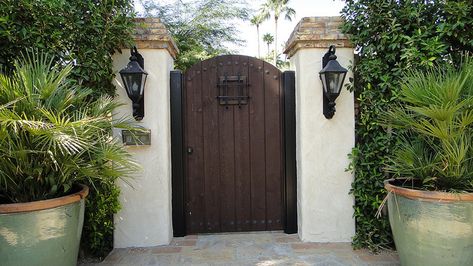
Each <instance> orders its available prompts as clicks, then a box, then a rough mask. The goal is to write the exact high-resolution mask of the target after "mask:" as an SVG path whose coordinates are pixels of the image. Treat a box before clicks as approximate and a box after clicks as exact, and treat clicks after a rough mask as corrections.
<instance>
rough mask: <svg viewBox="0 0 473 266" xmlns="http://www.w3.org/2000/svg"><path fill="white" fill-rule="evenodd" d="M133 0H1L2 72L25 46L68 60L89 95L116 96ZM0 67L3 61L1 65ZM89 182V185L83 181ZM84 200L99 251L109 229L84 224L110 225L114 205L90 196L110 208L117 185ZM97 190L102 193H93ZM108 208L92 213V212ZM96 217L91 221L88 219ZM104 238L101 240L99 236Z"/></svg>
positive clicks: (88, 234)
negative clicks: (117, 57)
mask: <svg viewBox="0 0 473 266" xmlns="http://www.w3.org/2000/svg"><path fill="white" fill-rule="evenodd" d="M132 3H133V1H132V0H114V1H96V0H52V1H46V0H0V72H1V71H2V68H3V69H4V70H5V69H7V70H8V69H10V70H11V69H12V68H13V62H14V60H15V59H17V58H19V55H20V52H22V51H25V50H27V49H29V48H34V49H37V50H38V51H47V52H48V53H50V54H53V55H54V56H55V58H57V59H58V60H59V61H63V62H72V63H73V64H74V68H73V69H72V70H71V73H70V76H69V78H71V79H73V80H75V81H76V83H77V85H78V86H80V87H81V88H82V89H86V90H91V91H92V93H91V94H89V97H90V98H95V99H97V98H99V97H101V95H103V94H109V95H114V94H115V87H114V86H113V84H112V80H113V78H114V73H113V70H112V55H113V54H114V53H116V52H118V51H119V50H120V49H121V48H122V47H128V46H129V45H130V44H131V43H132V37H131V33H132V31H133V28H134V23H133V16H134V14H133V5H132ZM2 65H4V66H3V67H2ZM86 184H87V185H89V186H90V185H91V184H90V183H88V182H86ZM102 186H103V187H102ZM96 188H97V190H95V189H91V194H90V195H89V200H87V201H86V213H87V215H88V216H86V220H85V229H84V232H83V234H82V242H83V243H82V244H83V245H82V246H83V247H85V246H86V245H84V241H87V239H89V238H91V239H95V240H97V241H95V243H102V244H101V245H102V246H100V245H95V244H94V245H92V247H90V248H89V249H88V250H89V251H90V252H92V253H94V254H103V253H104V252H107V251H108V250H110V247H111V246H112V241H111V239H112V238H113V235H112V233H113V230H111V229H107V230H104V231H94V230H102V229H103V228H104V227H100V226H96V227H89V228H88V227H87V226H88V223H96V224H103V225H105V224H106V225H111V226H113V220H112V218H111V217H112V216H113V214H114V213H115V208H112V207H111V208H103V210H98V209H97V208H95V207H96V206H93V204H91V203H92V199H95V198H102V197H107V200H108V201H111V203H110V204H111V205H112V206H116V205H118V204H119V202H118V196H117V195H116V194H117V193H118V191H117V190H118V189H117V188H112V187H111V186H109V185H107V184H104V185H102V184H96ZM97 191H99V193H100V194H101V195H98V194H95V193H98V192H97ZM99 211H100V212H103V211H106V212H108V214H107V215H94V214H93V213H94V212H99ZM90 216H92V217H96V218H97V219H103V220H94V221H92V220H91V219H88V218H87V217H90ZM100 237H102V240H99V238H100Z"/></svg>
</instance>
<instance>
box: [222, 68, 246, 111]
mask: <svg viewBox="0 0 473 266" xmlns="http://www.w3.org/2000/svg"><path fill="white" fill-rule="evenodd" d="M217 87H218V90H219V96H217V99H218V100H219V103H220V104H221V105H225V106H227V105H238V106H241V105H245V104H248V99H249V98H250V97H249V95H248V87H249V84H248V79H247V78H246V76H240V75H238V76H226V75H225V76H220V77H219V80H218V85H217Z"/></svg>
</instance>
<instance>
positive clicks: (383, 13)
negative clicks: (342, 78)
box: [342, 0, 473, 251]
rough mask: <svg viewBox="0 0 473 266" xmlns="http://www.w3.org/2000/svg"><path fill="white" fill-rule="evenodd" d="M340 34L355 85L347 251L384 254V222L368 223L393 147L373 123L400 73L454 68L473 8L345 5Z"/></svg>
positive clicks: (371, 2)
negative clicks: (351, 54) (347, 42)
mask: <svg viewBox="0 0 473 266" xmlns="http://www.w3.org/2000/svg"><path fill="white" fill-rule="evenodd" d="M345 2H346V6H345V8H344V9H343V11H342V17H343V18H344V19H345V23H344V25H343V27H342V30H343V32H344V33H346V34H348V35H349V36H350V39H351V41H352V42H353V43H354V44H355V45H356V47H357V48H356V49H357V50H356V52H357V60H356V61H357V62H356V64H355V66H354V67H353V70H354V75H355V80H354V82H353V83H352V85H351V87H350V89H352V90H353V91H354V93H355V97H356V101H357V104H358V106H359V108H358V113H357V117H356V137H357V141H356V146H355V148H354V149H353V151H352V153H351V155H350V158H351V164H350V166H349V170H351V171H353V173H354V174H355V180H354V182H353V184H352V191H351V193H352V194H353V195H354V197H355V206H354V209H355V214H354V215H355V219H356V235H355V237H354V238H353V245H354V247H355V248H362V247H363V248H370V249H371V250H374V251H378V250H380V249H383V248H392V247H393V240H392V237H391V230H390V228H389V222H388V220H387V217H385V216H384V217H380V218H377V217H376V215H375V214H376V212H377V210H378V208H379V206H380V205H381V203H382V201H383V198H384V196H385V195H386V192H385V190H384V188H383V180H385V179H387V178H388V177H389V176H388V174H387V173H386V172H385V171H384V166H385V161H386V156H387V155H388V154H390V152H391V151H392V148H393V147H394V145H396V139H394V138H392V137H391V136H390V134H389V132H386V131H385V130H384V129H383V128H382V127H381V124H380V115H381V114H383V113H384V112H385V111H386V110H387V109H388V108H389V107H390V106H391V105H392V104H395V103H396V102H397V100H398V91H399V81H400V80H401V79H402V77H403V74H404V73H405V71H406V70H407V69H413V68H417V69H419V68H420V69H422V68H425V67H428V66H432V65H441V64H451V63H453V64H456V63H458V62H459V60H461V56H462V54H463V53H465V52H473V31H472V30H471V29H472V28H473V5H472V3H471V0H460V1H452V0H446V1H437V0H430V1H425V0H423V1H420V0H413V1H401V0H398V1H394V0H393V1H386V0H346V1H345Z"/></svg>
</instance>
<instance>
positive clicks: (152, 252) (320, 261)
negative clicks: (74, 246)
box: [81, 232, 400, 266]
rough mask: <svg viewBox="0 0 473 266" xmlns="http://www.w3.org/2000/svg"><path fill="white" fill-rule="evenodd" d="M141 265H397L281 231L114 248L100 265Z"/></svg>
mask: <svg viewBox="0 0 473 266" xmlns="http://www.w3.org/2000/svg"><path fill="white" fill-rule="evenodd" d="M95 265H96V266H99V265H100V266H111V265H118V266H125V265H129V266H141V265H143V266H144V265H198V266H200V265H202V266H203V265H225V266H233V265H235V266H236V265H257V266H270V265H298V266H302V265H320V266H322V265H335V266H338V265H369V266H371V265H400V264H399V259H398V257H397V255H396V253H395V252H384V253H381V254H377V255H375V254H371V253H370V252H368V251H366V250H353V249H352V247H351V245H350V243H306V242H301V241H300V240H299V238H298V236H297V235H295V234H294V235H287V234H284V233H282V232H262V233H234V234H233V233H232V234H212V235H198V236H196V235H190V236H186V237H182V238H174V240H173V241H172V243H171V244H170V245H168V246H157V247H150V248H129V249H115V250H113V251H112V253H110V255H109V256H108V257H107V258H106V259H105V260H104V261H103V262H102V263H100V264H82V265H81V266H95Z"/></svg>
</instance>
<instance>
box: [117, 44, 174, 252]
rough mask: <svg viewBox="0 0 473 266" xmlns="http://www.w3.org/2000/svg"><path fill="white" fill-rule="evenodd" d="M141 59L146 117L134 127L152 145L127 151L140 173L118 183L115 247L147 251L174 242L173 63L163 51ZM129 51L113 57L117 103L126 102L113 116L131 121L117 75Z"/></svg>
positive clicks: (147, 53) (148, 53)
mask: <svg viewBox="0 0 473 266" xmlns="http://www.w3.org/2000/svg"><path fill="white" fill-rule="evenodd" d="M139 52H140V53H141V54H142V55H143V57H144V59H145V70H146V71H147V72H148V74H149V75H148V78H147V82H146V87H145V96H144V97H145V98H144V99H145V100H144V101H145V116H144V118H143V120H142V121H140V122H138V124H140V125H141V126H143V127H145V128H148V129H150V130H151V145H150V146H140V147H129V151H130V152H131V153H133V157H134V159H135V160H136V161H138V162H139V163H140V164H141V166H142V168H143V171H142V172H139V173H136V175H135V177H134V178H133V179H132V180H129V182H130V183H131V185H132V187H130V186H129V185H128V184H126V183H124V182H122V181H120V182H119V186H120V188H121V196H120V202H121V204H122V210H121V211H120V212H119V213H118V214H117V215H115V218H114V220H115V226H116V228H115V232H114V247H115V248H125V247H146V246H156V245H164V244H168V243H169V242H170V241H171V239H172V220H171V219H172V215H171V130H170V99H169V97H170V95H169V86H170V85H169V83H170V81H169V71H171V70H172V68H173V59H172V57H171V56H170V55H169V52H168V51H167V50H164V49H139ZM129 57H130V51H129V50H128V49H126V50H123V51H122V54H116V55H115V56H114V58H113V59H114V60H113V64H114V70H115V72H116V73H117V77H116V79H115V84H116V86H117V93H118V100H119V101H120V102H122V103H125V105H124V106H122V107H121V108H120V109H119V110H117V113H116V114H114V115H116V116H122V115H124V114H125V115H128V116H130V117H131V116H132V103H131V100H130V99H129V98H128V96H127V94H126V92H125V89H124V87H123V86H122V80H121V78H120V75H119V74H118V71H120V70H121V69H122V68H123V67H125V66H126V64H127V63H128V62H129Z"/></svg>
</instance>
